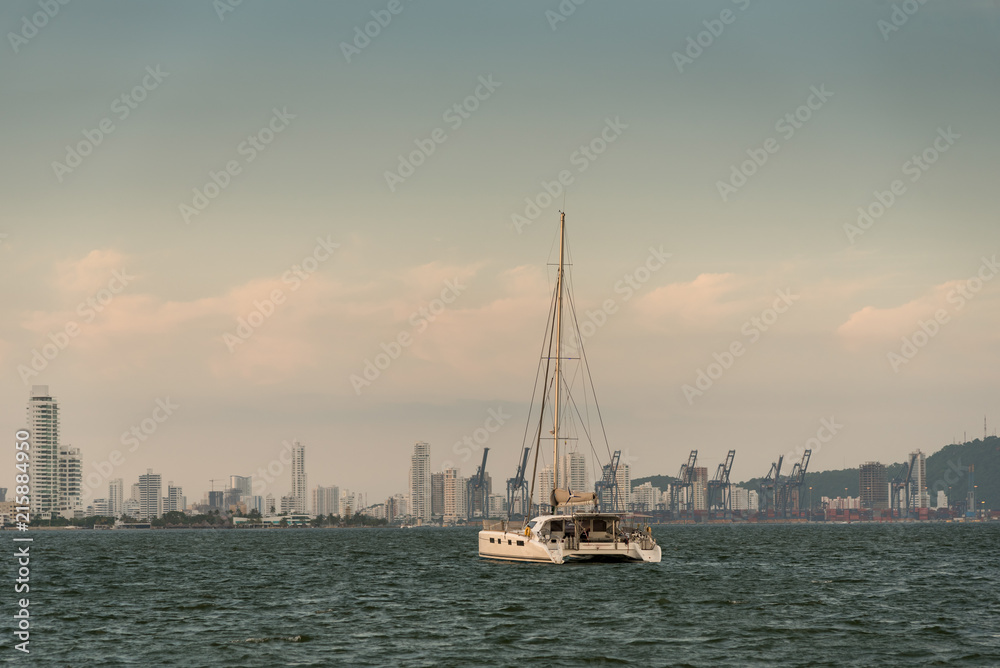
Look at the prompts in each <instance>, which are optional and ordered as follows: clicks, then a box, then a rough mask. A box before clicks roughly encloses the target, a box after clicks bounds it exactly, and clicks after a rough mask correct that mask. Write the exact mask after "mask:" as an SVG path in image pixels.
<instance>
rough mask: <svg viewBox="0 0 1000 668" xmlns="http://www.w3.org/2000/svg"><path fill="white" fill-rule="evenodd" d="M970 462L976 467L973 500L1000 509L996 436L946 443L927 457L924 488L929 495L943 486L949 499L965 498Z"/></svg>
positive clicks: (999, 457) (999, 460)
mask: <svg viewBox="0 0 1000 668" xmlns="http://www.w3.org/2000/svg"><path fill="white" fill-rule="evenodd" d="M969 466H972V467H973V468H974V469H975V471H974V475H975V481H974V484H975V485H976V504H977V505H978V506H979V507H980V508H984V507H985V508H989V509H992V510H1000V438H997V437H996V436H990V437H989V438H987V439H986V440H985V441H983V440H982V439H978V438H977V439H976V440H974V441H970V442H969V443H961V444H953V445H946V446H945V447H943V448H941V449H940V450H938V451H937V452H935V453H934V454H933V455H931V456H930V457H928V458H927V491H928V493H929V494H930V495H931V499H934V497H936V496H937V492H938V490H939V489H943V490H944V491H945V493H946V494H949V499H950V502H951V503H955V502H956V501H959V500H964V499H965V495H966V493H967V492H968V487H969V486H968V467H969ZM949 488H950V489H949ZM981 501H985V502H986V503H980V502H981Z"/></svg>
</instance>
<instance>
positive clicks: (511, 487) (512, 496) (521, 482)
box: [484, 448, 531, 517]
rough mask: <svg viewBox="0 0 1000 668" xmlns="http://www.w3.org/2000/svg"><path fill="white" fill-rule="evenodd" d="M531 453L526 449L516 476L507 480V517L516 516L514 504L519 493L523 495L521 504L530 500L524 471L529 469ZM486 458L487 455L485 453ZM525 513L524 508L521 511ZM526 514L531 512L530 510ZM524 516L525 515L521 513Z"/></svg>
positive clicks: (529, 449)
mask: <svg viewBox="0 0 1000 668" xmlns="http://www.w3.org/2000/svg"><path fill="white" fill-rule="evenodd" d="M529 452H531V448H525V449H524V454H523V455H522V456H521V463H520V464H518V466H517V473H515V474H514V477H513V478H507V516H508V517H510V516H511V515H513V514H514V502H515V501H516V500H517V497H518V493H520V495H521V503H522V504H524V503H527V499H528V481H527V480H525V479H524V471H525V469H526V468H527V467H528V453H529ZM484 456H485V453H484ZM521 510H522V511H525V509H524V508H522V509H521ZM525 512H529V513H530V512H531V509H530V508H528V509H527V510H526V511H525ZM521 514H524V513H521Z"/></svg>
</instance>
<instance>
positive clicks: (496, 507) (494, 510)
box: [489, 494, 507, 517]
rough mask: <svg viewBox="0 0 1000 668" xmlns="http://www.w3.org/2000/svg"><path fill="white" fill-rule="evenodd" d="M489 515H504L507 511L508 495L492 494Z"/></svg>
mask: <svg viewBox="0 0 1000 668" xmlns="http://www.w3.org/2000/svg"><path fill="white" fill-rule="evenodd" d="M489 504H490V513H489V517H503V516H504V515H505V514H506V513H507V497H505V496H504V495H503V494H490V499H489Z"/></svg>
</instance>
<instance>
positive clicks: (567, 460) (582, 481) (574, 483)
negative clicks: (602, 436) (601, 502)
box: [559, 452, 589, 492]
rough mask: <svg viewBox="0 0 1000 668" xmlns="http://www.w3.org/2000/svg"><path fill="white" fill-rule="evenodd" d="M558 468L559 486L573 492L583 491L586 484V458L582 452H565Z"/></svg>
mask: <svg viewBox="0 0 1000 668" xmlns="http://www.w3.org/2000/svg"><path fill="white" fill-rule="evenodd" d="M562 459H563V461H562V467H561V468H560V469H559V477H560V478H561V480H560V481H559V486H560V487H563V488H565V489H571V490H573V491H574V492H585V491H587V490H588V489H589V486H588V485H587V458H586V457H584V456H583V453H582V452H567V453H566V454H564V455H563V458H562Z"/></svg>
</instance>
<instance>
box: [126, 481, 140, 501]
mask: <svg viewBox="0 0 1000 668" xmlns="http://www.w3.org/2000/svg"><path fill="white" fill-rule="evenodd" d="M128 498H130V499H132V500H133V501H136V502H138V501H139V483H137V482H134V483H132V488H131V492H130V494H129V497H128Z"/></svg>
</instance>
